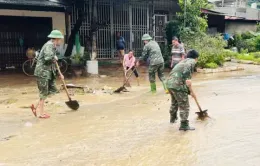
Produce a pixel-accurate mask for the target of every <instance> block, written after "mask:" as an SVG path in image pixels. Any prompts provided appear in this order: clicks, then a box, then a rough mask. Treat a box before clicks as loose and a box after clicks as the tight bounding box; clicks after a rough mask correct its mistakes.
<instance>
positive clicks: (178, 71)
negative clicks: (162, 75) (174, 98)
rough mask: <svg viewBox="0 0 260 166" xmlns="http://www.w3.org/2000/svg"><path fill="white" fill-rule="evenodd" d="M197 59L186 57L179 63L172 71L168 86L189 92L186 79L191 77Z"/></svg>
mask: <svg viewBox="0 0 260 166" xmlns="http://www.w3.org/2000/svg"><path fill="white" fill-rule="evenodd" d="M195 64H196V62H195V59H190V58H188V59H184V60H183V61H181V62H180V63H178V64H177V65H176V66H175V67H174V68H173V69H172V71H171V73H170V75H169V77H168V79H167V82H166V86H167V88H169V89H174V90H176V91H182V92H187V93H189V88H188V87H187V85H186V80H188V79H191V77H192V73H193V72H194V68H195Z"/></svg>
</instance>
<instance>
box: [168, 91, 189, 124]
mask: <svg viewBox="0 0 260 166" xmlns="http://www.w3.org/2000/svg"><path fill="white" fill-rule="evenodd" d="M169 92H170V94H171V108H170V115H171V116H172V117H174V116H176V115H177V112H178V109H179V111H180V118H181V121H186V120H188V117H189V111H190V104H189V97H188V94H187V93H185V92H180V91H174V90H173V89H169Z"/></svg>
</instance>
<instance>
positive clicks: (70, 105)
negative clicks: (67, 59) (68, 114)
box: [55, 61, 79, 110]
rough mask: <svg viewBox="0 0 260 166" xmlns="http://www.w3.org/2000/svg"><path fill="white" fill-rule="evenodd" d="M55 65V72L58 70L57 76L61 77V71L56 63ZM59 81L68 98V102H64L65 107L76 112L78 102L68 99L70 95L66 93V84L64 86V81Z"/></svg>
mask: <svg viewBox="0 0 260 166" xmlns="http://www.w3.org/2000/svg"><path fill="white" fill-rule="evenodd" d="M55 65H56V68H57V70H58V72H59V75H62V74H61V71H60V67H59V65H58V63H57V61H56V62H55ZM61 81H62V84H63V86H64V89H65V91H66V94H67V96H68V98H69V101H66V102H65V103H66V105H67V106H68V107H69V108H71V109H72V110H77V109H78V108H79V103H78V101H77V100H71V97H70V95H69V92H68V89H67V86H66V84H65V81H64V79H61Z"/></svg>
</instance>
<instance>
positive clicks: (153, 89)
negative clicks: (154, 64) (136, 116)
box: [150, 83, 156, 93]
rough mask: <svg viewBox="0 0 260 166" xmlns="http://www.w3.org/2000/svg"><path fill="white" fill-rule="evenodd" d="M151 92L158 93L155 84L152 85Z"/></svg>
mask: <svg viewBox="0 0 260 166" xmlns="http://www.w3.org/2000/svg"><path fill="white" fill-rule="evenodd" d="M150 85H151V92H152V93H156V84H155V83H151V84H150Z"/></svg>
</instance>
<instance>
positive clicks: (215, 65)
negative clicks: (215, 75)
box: [205, 62, 218, 69]
mask: <svg viewBox="0 0 260 166" xmlns="http://www.w3.org/2000/svg"><path fill="white" fill-rule="evenodd" d="M205 67H206V68H210V69H216V68H218V65H217V64H216V63H214V62H210V63H207V64H206V65H205Z"/></svg>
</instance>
